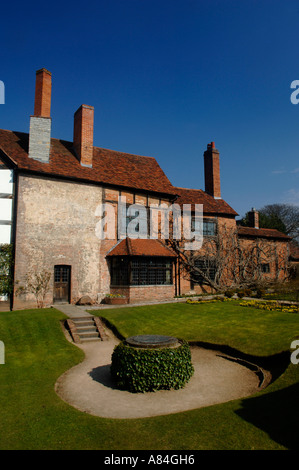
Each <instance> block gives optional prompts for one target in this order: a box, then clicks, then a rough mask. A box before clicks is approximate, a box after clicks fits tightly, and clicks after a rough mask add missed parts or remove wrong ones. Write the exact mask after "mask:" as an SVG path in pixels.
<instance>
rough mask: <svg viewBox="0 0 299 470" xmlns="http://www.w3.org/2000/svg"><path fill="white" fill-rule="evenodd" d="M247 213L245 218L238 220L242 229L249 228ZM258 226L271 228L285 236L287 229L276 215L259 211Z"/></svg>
mask: <svg viewBox="0 0 299 470" xmlns="http://www.w3.org/2000/svg"><path fill="white" fill-rule="evenodd" d="M248 214H249V213H248V212H246V214H245V216H244V217H243V218H242V219H241V220H240V222H239V223H240V225H242V226H243V227H250V221H249V215H248ZM259 226H260V228H272V229H276V230H278V231H279V232H282V233H285V234H287V227H286V225H285V223H284V222H283V221H282V219H281V218H280V217H279V215H278V214H274V213H264V212H263V210H262V209H261V210H260V211H259Z"/></svg>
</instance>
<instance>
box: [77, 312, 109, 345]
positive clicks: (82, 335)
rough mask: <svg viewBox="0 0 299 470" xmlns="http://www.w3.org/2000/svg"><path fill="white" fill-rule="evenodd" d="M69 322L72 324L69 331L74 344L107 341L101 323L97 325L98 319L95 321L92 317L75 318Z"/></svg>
mask: <svg viewBox="0 0 299 470" xmlns="http://www.w3.org/2000/svg"><path fill="white" fill-rule="evenodd" d="M70 322H71V323H72V324H73V327H71V331H72V336H73V339H74V341H75V342H79V343H80V342H85V341H102V340H105V339H107V335H106V334H105V331H104V330H103V328H102V325H101V323H100V324H99V321H98V319H96V320H95V319H94V317H91V316H90V317H87V316H85V317H83V316H82V317H75V318H72V319H70ZM76 338H77V339H76Z"/></svg>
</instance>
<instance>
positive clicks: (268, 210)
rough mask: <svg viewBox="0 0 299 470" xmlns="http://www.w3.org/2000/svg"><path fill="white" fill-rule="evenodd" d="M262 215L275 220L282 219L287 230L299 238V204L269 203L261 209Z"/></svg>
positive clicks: (292, 235) (288, 233)
mask: <svg viewBox="0 0 299 470" xmlns="http://www.w3.org/2000/svg"><path fill="white" fill-rule="evenodd" d="M259 212H260V215H263V216H266V217H270V218H272V219H273V220H274V219H275V218H276V219H280V220H281V221H282V222H283V224H284V225H285V232H284V233H286V234H287V235H289V236H290V237H293V238H296V239H298V240H299V206H294V205H291V204H269V205H266V206H264V207H262V208H261V209H260V211H259Z"/></svg>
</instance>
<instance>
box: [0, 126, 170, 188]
mask: <svg viewBox="0 0 299 470" xmlns="http://www.w3.org/2000/svg"><path fill="white" fill-rule="evenodd" d="M28 141H29V135H28V134H26V133H21V132H13V131H7V130H0V150H2V151H3V152H4V153H5V154H6V156H7V157H8V158H9V159H10V160H11V161H12V162H13V163H14V164H15V165H16V166H17V168H19V169H21V170H25V171H31V172H35V173H39V174H41V175H42V174H44V175H51V176H59V177H65V178H71V179H73V180H81V181H82V180H84V181H87V182H92V183H102V184H103V183H104V184H109V185H112V186H120V187H123V188H132V189H135V190H143V191H147V192H156V193H160V194H167V195H171V196H174V195H175V194H176V190H175V188H174V187H173V186H172V184H171V183H170V181H169V179H168V178H167V176H166V175H165V173H164V172H163V171H162V169H161V168H160V166H159V165H158V163H157V161H156V160H155V158H153V157H142V156H139V155H131V154H128V153H122V152H117V151H113V150H107V149H103V148H99V147H94V153H93V167H92V168H87V167H83V166H82V165H81V164H80V163H79V161H78V160H77V158H76V156H75V154H74V151H73V144H72V142H67V141H63V140H59V139H54V138H52V139H51V151H50V162H49V163H41V162H39V161H37V160H34V159H32V158H29V157H28Z"/></svg>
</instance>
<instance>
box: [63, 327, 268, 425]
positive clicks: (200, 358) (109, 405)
mask: <svg viewBox="0 0 299 470" xmlns="http://www.w3.org/2000/svg"><path fill="white" fill-rule="evenodd" d="M117 343H118V340H117V339H116V338H114V337H113V336H112V335H111V336H110V339H109V340H108V341H95V342H92V343H83V344H79V345H77V346H78V347H80V348H81V349H82V350H83V351H84V353H85V359H84V361H83V362H82V363H80V364H78V365H76V366H75V367H73V368H72V369H70V370H69V371H67V372H66V373H65V374H63V375H62V376H61V377H60V378H59V379H58V381H57V383H56V386H55V390H56V393H57V394H58V395H59V397H61V398H62V400H64V401H65V402H67V403H69V404H70V405H72V406H73V407H75V408H77V409H78V410H80V411H83V412H86V413H89V414H91V415H95V416H101V417H103V418H116V419H130V418H144V417H150V416H159V415H166V414H170V413H178V412H182V411H187V410H192V409H196V408H201V407H205V406H209V405H214V404H217V403H223V402H227V401H230V400H234V399H237V398H243V397H246V396H249V395H252V394H253V393H255V392H257V391H259V390H261V388H260V386H259V385H260V379H259V377H258V376H257V374H256V373H255V372H254V371H253V370H250V369H249V368H248V367H245V366H244V365H242V364H239V363H237V362H236V361H235V360H231V359H232V358H229V356H226V355H224V354H223V353H220V352H217V351H212V350H208V349H203V348H200V347H192V348H191V354H192V363H193V366H194V369H195V373H194V375H193V377H192V378H191V380H190V381H189V382H188V383H187V384H186V386H185V387H184V388H183V389H180V390H170V391H166V390H161V391H158V392H149V393H142V394H139V393H137V394H136V393H134V394H133V393H130V392H126V391H122V390H118V389H115V388H114V387H113V384H112V382H111V378H110V363H111V355H112V352H113V348H114V346H115V345H116V344H117Z"/></svg>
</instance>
